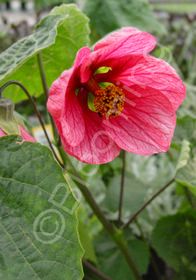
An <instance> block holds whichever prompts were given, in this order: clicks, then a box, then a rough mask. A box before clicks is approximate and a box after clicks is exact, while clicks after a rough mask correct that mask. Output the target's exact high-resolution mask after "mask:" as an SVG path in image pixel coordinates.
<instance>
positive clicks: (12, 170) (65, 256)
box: [0, 136, 83, 280]
mask: <svg viewBox="0 0 196 280" xmlns="http://www.w3.org/2000/svg"><path fill="white" fill-rule="evenodd" d="M18 141H19V140H18V139H17V138H16V137H15V136H6V137H2V138H0V158H1V161H0V193H1V195H0V209H1V211H0V217H1V218H0V249H1V250H0V251H1V253H0V279H3V280H13V279H21V280H26V279H31V280H42V279H43V280H46V279H47V280H54V279H56V280H62V279H70V280H71V279H73V280H76V279H77V280H81V279H82V275H83V272H82V267H81V258H82V255H83V251H82V249H81V247H80V242H79V239H78V233H77V219H76V215H75V209H76V206H77V202H76V200H75V198H74V197H73V195H72V193H71V191H70V189H69V187H68V185H67V183H66V181H65V178H64V176H63V173H62V170H61V168H60V167H59V166H58V164H57V163H56V161H55V160H54V158H53V156H52V154H51V152H50V151H49V149H48V148H46V147H44V146H41V145H40V144H38V143H30V142H24V143H23V144H22V145H21V144H19V143H18Z"/></svg>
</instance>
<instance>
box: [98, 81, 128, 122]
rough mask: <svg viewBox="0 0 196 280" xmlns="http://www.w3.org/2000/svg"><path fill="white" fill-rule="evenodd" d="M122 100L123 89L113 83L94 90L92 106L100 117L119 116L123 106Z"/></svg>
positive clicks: (123, 99) (123, 97)
mask: <svg viewBox="0 0 196 280" xmlns="http://www.w3.org/2000/svg"><path fill="white" fill-rule="evenodd" d="M124 102H125V94H124V93H123V90H122V89H121V88H119V87H116V86H114V85H109V86H107V87H106V88H104V89H103V88H99V89H98V90H96V91H95V98H94V107H95V110H96V112H98V114H99V116H100V117H107V118H114V117H117V116H119V115H120V113H121V112H122V110H123V108H124Z"/></svg>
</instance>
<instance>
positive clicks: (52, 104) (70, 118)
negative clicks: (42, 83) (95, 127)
mask: <svg viewBox="0 0 196 280" xmlns="http://www.w3.org/2000/svg"><path fill="white" fill-rule="evenodd" d="M72 72H73V68H71V69H69V70H66V71H64V72H63V73H62V74H61V76H60V77H59V78H58V79H57V80H56V81H54V83H53V84H52V86H51V88H50V92H49V93H50V94H49V99H48V102H47V108H48V111H49V112H50V114H51V115H52V116H53V118H54V120H55V123H56V126H57V128H58V130H59V133H60V136H61V137H62V136H63V137H64V138H65V139H66V141H67V142H68V143H70V145H72V146H77V145H78V144H79V143H80V142H81V141H82V139H83V137H84V120H83V114H82V110H81V107H80V104H79V102H78V98H77V96H76V94H75V91H74V85H75V84H73V85H71V84H69V79H70V77H71V74H72ZM68 85H69V87H68Z"/></svg>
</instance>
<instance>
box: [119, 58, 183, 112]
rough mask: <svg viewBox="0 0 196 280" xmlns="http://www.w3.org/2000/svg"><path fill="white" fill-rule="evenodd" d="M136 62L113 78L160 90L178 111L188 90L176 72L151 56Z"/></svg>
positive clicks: (128, 83) (125, 82)
mask: <svg viewBox="0 0 196 280" xmlns="http://www.w3.org/2000/svg"><path fill="white" fill-rule="evenodd" d="M135 61H136V63H135V65H133V64H132V66H131V68H127V69H124V70H123V71H121V73H119V74H117V75H116V77H114V76H113V78H114V79H116V80H120V81H123V83H124V84H126V85H130V84H138V85H141V86H143V87H145V86H150V87H153V88H155V89H158V90H159V91H161V92H162V93H163V94H164V95H165V96H166V97H167V98H168V99H169V100H170V102H171V103H172V105H173V107H174V110H177V109H178V107H179V106H180V104H181V103H182V101H183V100H184V98H185V95H186V88H185V85H184V84H183V82H182V81H181V79H180V78H179V76H178V74H177V73H176V71H175V70H174V69H173V68H172V67H171V66H170V65H169V64H168V63H166V62H165V61H163V60H161V59H157V58H155V57H153V56H150V55H146V56H143V57H141V58H140V59H139V60H138V61H137V60H136V59H135ZM127 66H128V65H127ZM116 67H117V66H116ZM118 67H120V65H118ZM124 68H125V67H124Z"/></svg>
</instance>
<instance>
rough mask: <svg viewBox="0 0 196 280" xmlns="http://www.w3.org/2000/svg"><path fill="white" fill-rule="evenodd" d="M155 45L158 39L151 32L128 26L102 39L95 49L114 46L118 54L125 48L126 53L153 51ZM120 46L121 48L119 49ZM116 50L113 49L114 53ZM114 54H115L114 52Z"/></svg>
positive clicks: (109, 48)
mask: <svg viewBox="0 0 196 280" xmlns="http://www.w3.org/2000/svg"><path fill="white" fill-rule="evenodd" d="M155 45H156V39H155V37H154V36H152V35H151V34H149V33H147V32H142V31H140V30H138V29H136V28H132V27H126V28H122V29H121V30H119V31H117V32H113V33H111V34H110V35H109V36H107V37H105V38H104V39H102V40H100V41H99V42H98V43H97V44H96V45H95V47H94V51H97V50H101V49H103V48H107V49H108V50H111V49H113V48H114V50H116V52H117V53H118V54H119V53H121V52H122V53H123V50H126V54H127V52H128V53H129V54H146V53H148V52H150V51H152V50H153V49H154V47H155ZM115 46H116V47H115ZM120 47H121V49H119V48H120ZM114 50H112V53H113V52H114ZM124 54H125V53H124ZM112 55H113V56H114V53H113V54H112Z"/></svg>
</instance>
